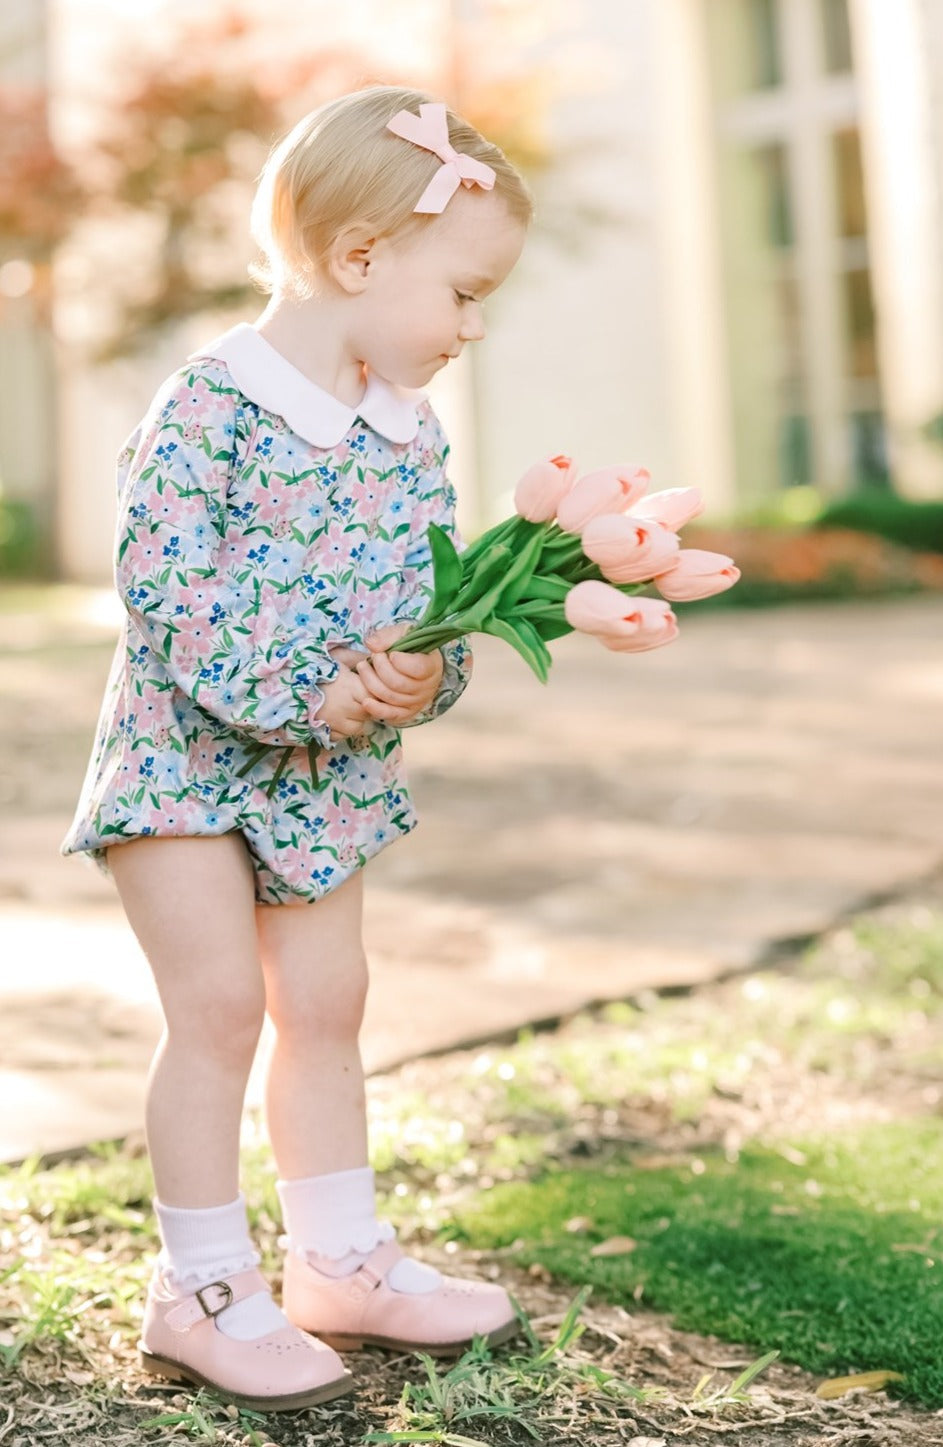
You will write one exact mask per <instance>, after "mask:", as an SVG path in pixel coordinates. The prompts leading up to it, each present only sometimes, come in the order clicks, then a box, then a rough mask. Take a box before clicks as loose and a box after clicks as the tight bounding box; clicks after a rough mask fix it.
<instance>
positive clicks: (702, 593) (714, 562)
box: [655, 548, 740, 603]
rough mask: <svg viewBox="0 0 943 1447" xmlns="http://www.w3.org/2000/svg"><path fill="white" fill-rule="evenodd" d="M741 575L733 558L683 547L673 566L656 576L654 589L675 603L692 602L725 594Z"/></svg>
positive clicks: (701, 549) (700, 549)
mask: <svg viewBox="0 0 943 1447" xmlns="http://www.w3.org/2000/svg"><path fill="white" fill-rule="evenodd" d="M739 576H740V569H739V568H738V567H737V566H736V564H735V563H734V561H733V559H732V558H727V557H725V556H724V554H723V553H708V552H706V551H705V550H704V549H703V548H682V549H681V552H680V553H679V554H678V560H677V562H676V563H675V564H674V566H673V567H671V568H668V569H667V570H666V571H665V572H664V573H658V574H656V575H655V586H656V588H657V589H658V591H659V593H661V595H662V597H663V598H670V599H671V601H672V602H673V603H693V602H694V601H695V600H696V599H698V598H712V597H713V596H714V594H715V593H725V592H726V591H727V589H728V588H732V587H733V585H734V583H735V582H736V581H737V579H738V578H739Z"/></svg>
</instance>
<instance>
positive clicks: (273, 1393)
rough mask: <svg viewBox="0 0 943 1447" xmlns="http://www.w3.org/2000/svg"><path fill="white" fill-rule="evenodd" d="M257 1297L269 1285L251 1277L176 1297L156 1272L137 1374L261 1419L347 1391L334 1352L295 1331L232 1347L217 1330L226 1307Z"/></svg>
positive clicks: (347, 1380) (347, 1377)
mask: <svg viewBox="0 0 943 1447" xmlns="http://www.w3.org/2000/svg"><path fill="white" fill-rule="evenodd" d="M260 1291H264V1292H265V1293H266V1295H268V1291H269V1288H268V1283H267V1282H266V1280H265V1278H264V1277H263V1276H262V1275H261V1274H260V1273H259V1272H258V1271H255V1270H250V1271H239V1272H236V1273H235V1274H234V1275H232V1276H227V1277H226V1278H225V1280H223V1281H214V1282H212V1284H211V1285H209V1286H204V1287H202V1288H201V1289H200V1290H199V1291H197V1292H194V1294H193V1295H192V1296H175V1295H174V1294H173V1292H172V1291H171V1290H170V1289H169V1288H168V1286H167V1284H166V1283H165V1282H164V1281H163V1279H162V1278H161V1276H160V1275H159V1273H157V1272H155V1274H154V1277H153V1279H152V1281H151V1285H150V1288H149V1290H148V1293H147V1304H146V1306H145V1308H144V1322H143V1326H142V1328H141V1340H140V1343H139V1349H140V1356H141V1365H142V1367H143V1368H144V1370H145V1371H146V1372H149V1373H150V1374H151V1375H152V1376H157V1377H166V1378H167V1379H168V1380H170V1381H184V1382H192V1383H193V1384H194V1385H195V1386H198V1387H209V1388H210V1389H211V1390H212V1391H214V1392H216V1393H217V1395H218V1396H220V1397H222V1398H224V1400H226V1401H227V1402H235V1403H236V1405H237V1406H240V1407H249V1408H252V1409H253V1410H255V1411H260V1412H272V1411H279V1410H281V1409H287V1408H295V1407H310V1406H314V1405H315V1404H316V1403H318V1402H329V1401H330V1400H331V1399H332V1398H333V1397H341V1396H343V1395H344V1393H345V1392H349V1391H350V1390H351V1388H352V1386H353V1378H352V1377H351V1374H350V1372H348V1371H347V1369H346V1368H345V1366H344V1364H343V1362H342V1361H341V1359H340V1357H339V1356H338V1355H337V1353H336V1352H334V1351H332V1350H331V1348H330V1347H329V1346H326V1345H325V1344H324V1342H320V1341H314V1340H313V1339H312V1338H311V1337H310V1336H307V1335H305V1333H304V1332H301V1331H298V1330H297V1328H296V1327H293V1326H286V1327H281V1328H280V1329H279V1330H277V1331H272V1332H269V1333H268V1334H267V1335H266V1336H260V1337H256V1338H255V1339H254V1340H252V1341H236V1340H234V1339H233V1338H232V1337H228V1336H226V1335H225V1333H224V1332H222V1331H221V1330H220V1329H219V1326H218V1325H217V1322H218V1319H219V1318H220V1317H222V1316H223V1314H224V1312H225V1311H226V1309H227V1308H228V1307H230V1306H233V1305H234V1304H235V1303H236V1302H237V1301H244V1300H245V1299H246V1298H247V1297H249V1296H254V1295H255V1294H256V1292H260Z"/></svg>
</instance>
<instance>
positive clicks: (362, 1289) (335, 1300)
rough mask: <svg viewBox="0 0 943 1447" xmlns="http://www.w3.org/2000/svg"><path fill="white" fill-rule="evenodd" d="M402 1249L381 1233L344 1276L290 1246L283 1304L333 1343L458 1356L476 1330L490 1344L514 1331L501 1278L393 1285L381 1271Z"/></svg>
mask: <svg viewBox="0 0 943 1447" xmlns="http://www.w3.org/2000/svg"><path fill="white" fill-rule="evenodd" d="M402 1255H403V1252H402V1250H401V1248H400V1247H399V1246H398V1245H397V1243H396V1242H395V1241H386V1242H384V1243H383V1244H382V1245H381V1246H377V1247H376V1248H375V1250H373V1251H372V1252H371V1253H370V1255H369V1256H368V1257H367V1259H366V1261H365V1262H364V1264H363V1265H362V1266H361V1267H359V1268H358V1270H356V1271H354V1272H353V1273H352V1274H351V1275H350V1276H341V1277H333V1276H325V1275H324V1274H323V1273H322V1272H320V1271H317V1270H315V1268H314V1267H313V1266H311V1265H309V1263H308V1262H307V1261H306V1260H305V1259H304V1257H302V1256H298V1255H296V1254H295V1252H293V1251H290V1252H289V1253H288V1255H287V1256H286V1258H285V1278H284V1283H283V1287H282V1309H283V1310H284V1312H285V1315H286V1316H287V1317H288V1319H289V1320H290V1321H292V1322H294V1324H295V1326H300V1327H302V1328H303V1329H304V1330H305V1331H309V1332H313V1333H314V1335H315V1336H317V1337H319V1338H320V1340H321V1341H324V1342H327V1343H328V1345H329V1346H332V1347H335V1348H336V1349H337V1350H338V1351H356V1350H357V1349H358V1348H359V1347H361V1346H364V1345H369V1346H381V1347H393V1348H395V1349H396V1350H399V1351H423V1352H429V1353H430V1354H431V1355H433V1356H457V1355H458V1354H459V1353H460V1352H462V1351H464V1350H465V1348H466V1347H468V1346H470V1345H471V1342H472V1338H473V1337H475V1336H482V1337H485V1338H486V1339H487V1341H488V1342H489V1343H490V1344H491V1345H497V1343H498V1342H503V1341H507V1340H508V1338H509V1337H512V1336H514V1335H515V1334H516V1333H517V1331H518V1321H517V1318H516V1316H515V1314H514V1308H513V1307H512V1305H511V1302H510V1300H509V1298H508V1295H507V1292H506V1291H504V1289H503V1288H502V1287H500V1286H493V1285H490V1284H489V1283H488V1282H484V1281H460V1280H458V1279H457V1278H456V1277H454V1276H445V1277H443V1279H442V1282H441V1284H440V1285H439V1286H437V1287H435V1288H433V1290H432V1291H425V1292H422V1293H418V1294H414V1295H411V1294H410V1295H408V1294H407V1293H406V1292H402V1291H394V1290H393V1288H392V1287H391V1286H390V1285H389V1284H388V1282H387V1280H386V1277H387V1273H388V1272H389V1271H390V1269H391V1268H392V1266H393V1265H394V1264H395V1263H396V1262H397V1261H399V1260H400V1259H401V1257H402Z"/></svg>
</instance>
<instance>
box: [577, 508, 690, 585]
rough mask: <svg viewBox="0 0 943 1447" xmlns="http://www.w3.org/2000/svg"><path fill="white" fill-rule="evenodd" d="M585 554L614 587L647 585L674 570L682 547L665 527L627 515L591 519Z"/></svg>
mask: <svg viewBox="0 0 943 1447" xmlns="http://www.w3.org/2000/svg"><path fill="white" fill-rule="evenodd" d="M582 543H583V552H584V553H585V554H586V556H587V557H588V558H590V559H591V560H592V562H594V563H596V564H597V566H598V567H599V568H600V569H601V570H602V572H603V573H605V575H606V577H607V578H608V579H609V581H610V582H611V583H645V582H648V580H649V579H650V578H654V576H655V574H656V573H663V572H664V571H665V570H666V569H667V568H670V567H671V564H672V563H673V562H674V560H675V557H676V556H677V553H678V549H679V548H680V546H681V544H680V543H679V542H678V538H677V534H676V533H673V532H671V531H670V529H669V528H665V527H662V525H661V523H656V522H647V521H644V520H643V519H641V518H635V517H633V516H631V515H628V516H627V515H625V514H624V513H603V514H602V515H601V516H600V517H595V518H590V520H589V522H588V523H587V524H586V526H585V528H584V529H583V537H582Z"/></svg>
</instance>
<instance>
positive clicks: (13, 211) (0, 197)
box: [0, 85, 86, 258]
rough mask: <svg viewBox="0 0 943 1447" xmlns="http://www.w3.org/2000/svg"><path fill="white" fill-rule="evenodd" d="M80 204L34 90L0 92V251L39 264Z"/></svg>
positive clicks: (82, 196) (77, 185)
mask: <svg viewBox="0 0 943 1447" xmlns="http://www.w3.org/2000/svg"><path fill="white" fill-rule="evenodd" d="M85 201H86V193H85V189H84V187H83V186H82V184H81V182H80V181H79V179H78V177H77V175H76V173H75V171H74V170H73V168H72V167H71V166H70V165H69V164H68V163H67V162H66V161H65V160H63V158H62V157H61V156H60V155H59V154H58V153H57V151H56V150H55V148H54V146H53V144H52V142H51V140H50V137H49V129H48V125H47V119H46V98H45V95H44V93H43V91H42V90H41V89H40V88H39V87H36V86H32V87H28V86H14V85H4V86H0V246H2V247H3V250H4V251H7V252H9V253H12V254H13V255H17V256H23V255H26V256H30V257H33V258H37V257H38V258H41V257H44V256H45V255H47V254H48V252H49V251H50V250H51V249H52V247H54V246H55V245H57V243H58V242H60V241H61V240H62V239H63V237H65V236H67V235H68V233H69V231H70V229H71V227H72V226H73V224H74V221H75V217H76V215H78V214H79V213H80V212H81V210H82V208H83V206H84V204H85Z"/></svg>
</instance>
